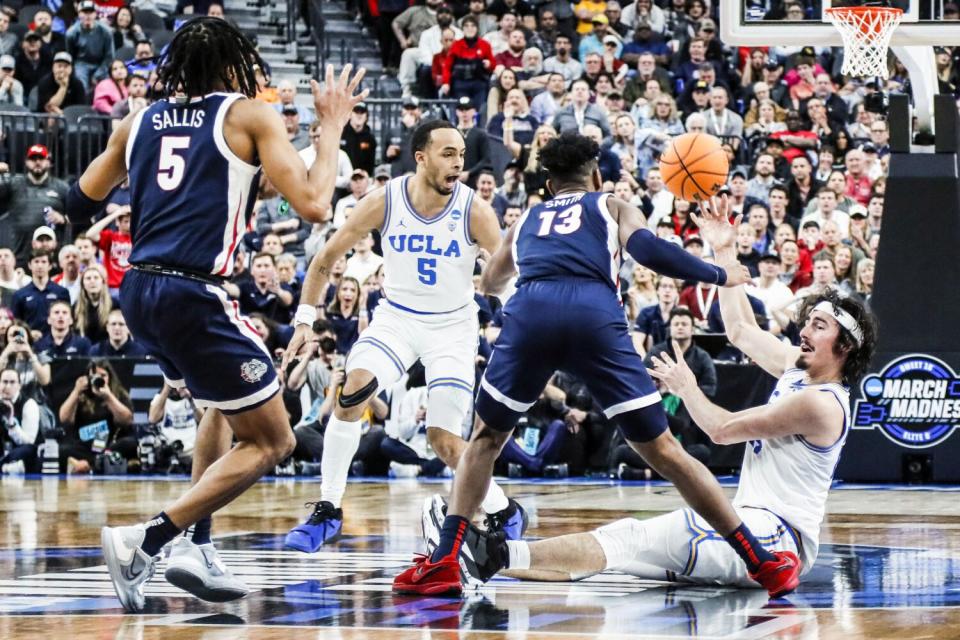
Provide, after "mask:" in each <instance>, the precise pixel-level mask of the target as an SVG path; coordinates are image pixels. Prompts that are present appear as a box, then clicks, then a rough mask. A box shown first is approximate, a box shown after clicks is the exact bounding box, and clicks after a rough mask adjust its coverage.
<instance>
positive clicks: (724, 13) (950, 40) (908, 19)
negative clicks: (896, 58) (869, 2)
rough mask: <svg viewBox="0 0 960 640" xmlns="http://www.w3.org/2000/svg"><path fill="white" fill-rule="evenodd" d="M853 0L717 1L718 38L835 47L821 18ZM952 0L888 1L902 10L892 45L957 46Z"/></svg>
mask: <svg viewBox="0 0 960 640" xmlns="http://www.w3.org/2000/svg"><path fill="white" fill-rule="evenodd" d="M862 4H865V3H864V2H862V1H857V0H853V1H851V0H726V1H724V0H720V37H721V39H722V40H723V42H724V43H726V44H731V45H743V46H755V47H759V46H772V45H778V46H805V45H813V46H840V45H841V44H842V42H841V40H840V33H839V32H838V31H837V30H836V29H835V28H834V27H833V25H831V24H830V23H829V22H828V21H827V19H826V18H825V17H824V11H825V10H826V9H828V8H830V7H839V6H855V5H862ZM957 4H958V3H957V2H954V1H953V0H891V1H890V6H893V7H896V8H899V9H902V10H903V12H904V15H903V19H902V20H901V24H900V26H899V27H897V30H896V31H894V33H893V39H892V40H891V45H892V46H936V45H944V46H954V45H960V14H958V13H957V12H956V11H955V10H956V7H957Z"/></svg>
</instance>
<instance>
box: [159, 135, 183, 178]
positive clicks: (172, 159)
mask: <svg viewBox="0 0 960 640" xmlns="http://www.w3.org/2000/svg"><path fill="white" fill-rule="evenodd" d="M189 147H190V136H164V137H163V138H161V139H160V163H159V165H158V166H157V184H158V185H160V188H161V189H163V190H164V191H173V190H174V189H176V188H177V187H179V186H180V182H182V181H183V174H184V173H185V172H186V170H187V161H186V160H185V159H184V157H183V156H182V155H180V154H178V153H177V151H186V150H187V149H188V148H189Z"/></svg>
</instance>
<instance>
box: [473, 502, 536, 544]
mask: <svg viewBox="0 0 960 640" xmlns="http://www.w3.org/2000/svg"><path fill="white" fill-rule="evenodd" d="M509 500H510V503H509V504H508V505H507V508H506V509H504V510H503V511H498V512H496V513H488V514H487V518H486V520H484V521H483V522H484V524H486V525H487V532H488V533H493V532H495V531H502V532H503V534H504V535H505V536H506V538H507V540H521V539H523V534H525V533H526V532H527V525H529V524H530V522H529V520H528V519H527V512H526V511H524V509H523V507H521V506H520V503H519V502H517V501H516V500H514V499H513V498H509Z"/></svg>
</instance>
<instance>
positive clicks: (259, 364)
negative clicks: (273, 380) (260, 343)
mask: <svg viewBox="0 0 960 640" xmlns="http://www.w3.org/2000/svg"><path fill="white" fill-rule="evenodd" d="M266 373H267V365H266V363H265V362H263V361H262V360H248V361H247V362H244V363H243V364H242V365H240V377H241V378H243V381H244V382H249V383H254V382H259V381H260V378H262V377H263V376H264V374H266Z"/></svg>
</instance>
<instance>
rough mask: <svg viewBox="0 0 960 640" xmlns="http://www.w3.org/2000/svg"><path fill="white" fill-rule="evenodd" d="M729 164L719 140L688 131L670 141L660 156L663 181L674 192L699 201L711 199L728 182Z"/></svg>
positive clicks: (676, 194) (686, 198)
mask: <svg viewBox="0 0 960 640" xmlns="http://www.w3.org/2000/svg"><path fill="white" fill-rule="evenodd" d="M729 170H730V164H729V162H728V161H727V154H726V152H725V151H724V150H723V149H722V148H721V146H720V139H719V138H715V137H714V136H711V135H710V134H707V133H685V134H683V135H681V136H677V137H676V138H674V139H673V140H671V141H670V144H668V145H667V148H666V150H665V151H664V152H663V154H662V155H661V156H660V173H661V174H662V175H663V183H664V184H665V185H666V187H667V189H669V190H670V192H671V193H673V195H675V196H677V197H678V198H683V199H684V200H690V201H696V200H702V199H705V198H709V197H710V196H712V195H715V194H716V193H717V191H718V190H719V189H720V187H722V186H723V185H724V184H726V182H727V172H728V171H729Z"/></svg>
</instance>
